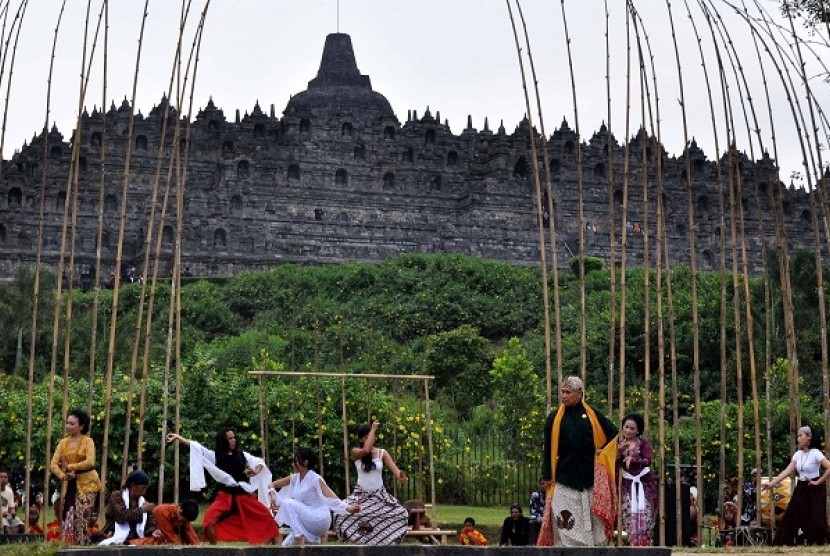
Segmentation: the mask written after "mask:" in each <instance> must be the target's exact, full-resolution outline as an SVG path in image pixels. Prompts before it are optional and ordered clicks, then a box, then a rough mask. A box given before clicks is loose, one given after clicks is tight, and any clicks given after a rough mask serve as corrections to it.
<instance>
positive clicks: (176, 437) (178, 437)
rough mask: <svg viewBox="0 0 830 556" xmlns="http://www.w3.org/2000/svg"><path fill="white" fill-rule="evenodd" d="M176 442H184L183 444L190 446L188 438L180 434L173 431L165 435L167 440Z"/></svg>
mask: <svg viewBox="0 0 830 556" xmlns="http://www.w3.org/2000/svg"><path fill="white" fill-rule="evenodd" d="M174 440H175V441H176V442H178V443H179V444H184V445H185V446H190V439H188V438H185V437H183V436H182V435H180V434H176V433H175V432H171V433H169V434H168V435H167V442H173V441H174Z"/></svg>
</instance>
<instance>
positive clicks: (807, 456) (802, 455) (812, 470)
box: [793, 448, 824, 481]
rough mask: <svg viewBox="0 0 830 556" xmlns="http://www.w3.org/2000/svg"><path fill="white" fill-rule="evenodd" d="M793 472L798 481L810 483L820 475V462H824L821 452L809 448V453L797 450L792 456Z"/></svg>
mask: <svg viewBox="0 0 830 556" xmlns="http://www.w3.org/2000/svg"><path fill="white" fill-rule="evenodd" d="M793 461H794V462H795V470H796V472H797V473H798V479H799V480H800V481H812V480H813V479H818V478H819V475H821V462H822V461H824V454H822V453H821V450H817V449H815V448H811V449H810V451H809V452H805V451H804V450H799V451H797V452H796V453H795V454H793Z"/></svg>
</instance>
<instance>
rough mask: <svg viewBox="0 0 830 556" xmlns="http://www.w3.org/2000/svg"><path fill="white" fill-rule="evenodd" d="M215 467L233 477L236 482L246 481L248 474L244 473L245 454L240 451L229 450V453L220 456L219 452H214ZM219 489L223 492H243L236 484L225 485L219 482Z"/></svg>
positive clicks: (245, 464) (245, 465)
mask: <svg viewBox="0 0 830 556" xmlns="http://www.w3.org/2000/svg"><path fill="white" fill-rule="evenodd" d="M216 467H218V468H219V469H221V470H222V471H224V472H225V473H227V474H228V475H230V476H231V477H233V479H234V480H235V481H236V482H237V483H247V482H248V476H247V475H245V469H246V468H247V467H248V465H247V463H246V462H245V454H243V453H242V452H240V451H235V452H231V453H230V454H225V455H224V457H220V456H219V454H216ZM218 488H219V490H221V491H223V492H227V493H229V494H245V493H246V492H245V490H244V489H242V488H241V487H238V486H233V487H231V486H227V485H223V484H221V483H219V485H218Z"/></svg>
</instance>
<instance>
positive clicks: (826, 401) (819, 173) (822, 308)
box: [787, 7, 830, 442]
mask: <svg viewBox="0 0 830 556" xmlns="http://www.w3.org/2000/svg"><path fill="white" fill-rule="evenodd" d="M825 9H827V8H826V7H825ZM787 20H788V21H789V24H790V32H791V33H792V36H793V38H797V36H798V35H797V33H796V31H795V24H794V23H793V16H792V12H791V11H790V10H787ZM827 23H828V22H825V24H827ZM795 52H796V58H797V61H798V67H800V68H801V73H800V78H801V86H802V87H803V88H804V90H805V96H806V97H807V98H806V103H807V107H808V108H809V114H810V124H811V126H810V127H811V129H812V132H813V137H814V140H815V145H816V148H815V149H814V150H811V151H810V152H811V153H814V154H815V157H816V158H817V162H814V163H813V172H814V173H815V179H816V187H815V188H814V187H813V184H812V178H811V173H810V172H807V184H808V187H809V189H810V190H811V191H810V203H811V211H810V212H811V213H812V225H813V233H814V241H815V261H816V290H817V294H818V305H819V331H820V335H821V384H822V412H823V414H824V423H823V425H824V430H825V434H826V431H830V376H828V353H827V350H828V346H827V306H826V301H825V297H824V276H823V265H822V259H821V244H820V242H819V239H818V235H819V229H818V228H819V223H818V216H817V214H816V210H815V195H816V192H818V195H819V206H820V207H821V209H822V223H823V225H824V231H825V238H826V241H827V245H828V248H830V222H828V215H827V213H828V207H829V206H830V205H828V198H827V195H826V192H825V187H826V178H827V174H826V173H825V171H824V161H823V158H822V153H821V151H822V149H821V147H820V145H821V139H820V137H819V134H818V125H817V123H816V114H815V103H814V97H813V95H812V92H811V87H810V79H809V78H808V77H807V70H806V64H805V61H804V57H803V55H802V53H801V41H798V40H796V41H795ZM808 139H809V135H808ZM825 442H826V440H825Z"/></svg>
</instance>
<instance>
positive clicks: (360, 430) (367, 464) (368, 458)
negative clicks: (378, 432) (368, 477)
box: [357, 423, 377, 473]
mask: <svg viewBox="0 0 830 556" xmlns="http://www.w3.org/2000/svg"><path fill="white" fill-rule="evenodd" d="M370 432H372V425H370V424H369V423H362V424H360V425H358V426H357V446H358V448H363V441H364V440H365V439H366V437H367V436H368V435H369V433H370ZM360 463H361V467H363V470H364V471H366V472H367V473H368V472H369V471H374V470H375V469H377V465H375V460H374V459H372V452H369V453H368V454H365V455H364V456H363V457H362V458H360Z"/></svg>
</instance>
